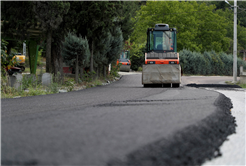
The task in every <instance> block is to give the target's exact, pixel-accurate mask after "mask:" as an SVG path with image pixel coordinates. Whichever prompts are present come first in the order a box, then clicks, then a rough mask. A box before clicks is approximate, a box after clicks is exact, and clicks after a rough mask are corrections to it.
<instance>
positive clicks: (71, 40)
mask: <svg viewBox="0 0 246 166" xmlns="http://www.w3.org/2000/svg"><path fill="white" fill-rule="evenodd" d="M62 56H63V59H64V62H66V63H67V64H68V65H69V66H70V67H75V81H76V82H77V83H78V75H79V68H84V67H86V65H88V63H89V58H90V51H89V45H88V41H87V39H86V38H82V37H81V36H79V37H78V36H77V35H75V34H73V33H68V35H67V37H66V38H65V41H64V42H63V47H62ZM80 76H81V77H82V76H83V70H80Z"/></svg>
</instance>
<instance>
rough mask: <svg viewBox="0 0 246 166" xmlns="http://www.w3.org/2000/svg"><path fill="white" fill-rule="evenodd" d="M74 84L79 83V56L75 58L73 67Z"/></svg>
mask: <svg viewBox="0 0 246 166" xmlns="http://www.w3.org/2000/svg"><path fill="white" fill-rule="evenodd" d="M75 82H76V83H78V82H79V55H78V54H77V56H76V66H75Z"/></svg>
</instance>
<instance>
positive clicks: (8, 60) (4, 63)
mask: <svg viewBox="0 0 246 166" xmlns="http://www.w3.org/2000/svg"><path fill="white" fill-rule="evenodd" d="M7 45H8V42H7V41H5V40H3V39H2V40H1V74H5V68H7V67H8V66H14V65H17V64H18V62H17V60H16V58H14V59H13V57H14V56H15V54H13V53H11V54H9V55H8V54H7V53H6V50H7Z"/></svg>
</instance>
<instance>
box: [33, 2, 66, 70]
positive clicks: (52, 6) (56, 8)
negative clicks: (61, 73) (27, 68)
mask: <svg viewBox="0 0 246 166" xmlns="http://www.w3.org/2000/svg"><path fill="white" fill-rule="evenodd" d="M33 3H34V7H33V10H34V12H35V14H36V16H37V18H38V19H39V21H40V22H41V23H42V25H43V27H44V28H45V29H46V32H47V42H46V72H50V70H51V67H52V66H51V44H52V31H53V30H55V29H57V28H58V26H59V25H60V24H61V22H62V21H63V15H64V14H67V12H68V10H69V7H70V3H69V2H63V1H34V2H33Z"/></svg>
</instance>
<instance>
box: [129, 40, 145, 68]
mask: <svg viewBox="0 0 246 166" xmlns="http://www.w3.org/2000/svg"><path fill="white" fill-rule="evenodd" d="M144 53H145V45H143V44H136V43H132V47H131V54H130V60H131V69H132V70H138V68H139V67H142V65H143V64H144Z"/></svg>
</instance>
